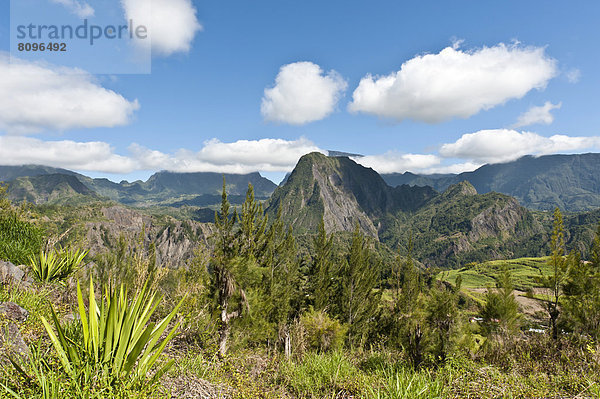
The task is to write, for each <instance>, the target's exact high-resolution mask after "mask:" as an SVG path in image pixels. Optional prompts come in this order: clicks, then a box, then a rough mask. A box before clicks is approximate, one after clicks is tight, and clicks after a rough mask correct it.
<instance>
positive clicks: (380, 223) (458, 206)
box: [267, 153, 547, 267]
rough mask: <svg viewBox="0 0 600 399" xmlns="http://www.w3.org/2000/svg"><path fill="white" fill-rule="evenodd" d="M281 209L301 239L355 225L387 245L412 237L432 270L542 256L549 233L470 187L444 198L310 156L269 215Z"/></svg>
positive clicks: (401, 244) (504, 200)
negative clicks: (322, 228)
mask: <svg viewBox="0 0 600 399" xmlns="http://www.w3.org/2000/svg"><path fill="white" fill-rule="evenodd" d="M279 208H281V211H282V216H283V218H284V220H285V222H286V223H288V224H289V225H291V226H292V227H293V228H294V231H295V233H296V234H298V235H304V234H306V233H313V232H314V231H316V228H317V226H318V223H319V221H320V220H321V217H323V219H324V221H325V227H326V229H327V230H328V231H329V232H338V233H345V232H350V231H352V229H353V227H354V224H355V223H359V225H360V227H361V229H362V230H363V232H365V233H366V234H369V235H371V236H373V237H375V238H377V239H378V240H379V241H381V242H382V243H383V244H385V245H386V246H387V247H388V248H391V249H393V250H395V251H398V250H399V249H403V248H405V247H406V244H407V243H408V242H409V239H410V237H411V236H412V238H413V241H414V250H415V257H416V259H418V260H419V261H421V262H422V263H423V264H425V265H426V266H441V267H457V266H459V265H461V264H463V263H464V262H471V261H476V260H487V259H499V258H508V257H518V256H525V255H528V254H531V255H530V256H537V255H538V254H540V253H541V251H542V250H543V248H544V246H545V242H546V238H547V236H546V233H545V229H544V227H543V226H542V224H541V223H539V222H538V221H537V220H536V218H535V217H534V215H533V214H532V213H531V212H530V211H528V210H527V209H526V208H524V207H522V206H520V205H519V204H518V202H517V201H516V200H515V199H514V198H512V197H509V196H507V195H503V194H498V193H487V194H477V191H476V190H475V188H474V187H473V186H472V185H471V184H469V183H468V182H461V183H459V184H456V185H453V186H450V187H449V188H448V189H447V190H446V191H445V192H443V193H441V194H439V193H437V192H435V191H434V190H433V189H431V188H429V187H410V186H408V185H403V186H400V187H395V188H392V187H390V186H388V185H387V184H386V183H385V182H384V180H383V179H382V178H381V176H379V175H378V174H377V173H376V172H375V171H373V170H372V169H368V168H365V167H363V166H361V165H358V164H356V163H355V162H354V161H352V160H350V159H349V158H344V157H326V156H324V155H322V154H318V153H314V154H309V155H306V156H304V157H302V159H300V161H299V162H298V165H297V166H296V168H295V169H294V171H293V172H292V173H291V175H290V176H289V179H288V180H287V182H286V183H285V184H284V185H283V186H281V187H279V188H277V189H276V190H275V192H274V193H273V196H272V197H271V199H270V201H269V206H268V209H267V212H268V213H269V214H270V217H274V216H275V214H276V212H277V210H278V209H279Z"/></svg>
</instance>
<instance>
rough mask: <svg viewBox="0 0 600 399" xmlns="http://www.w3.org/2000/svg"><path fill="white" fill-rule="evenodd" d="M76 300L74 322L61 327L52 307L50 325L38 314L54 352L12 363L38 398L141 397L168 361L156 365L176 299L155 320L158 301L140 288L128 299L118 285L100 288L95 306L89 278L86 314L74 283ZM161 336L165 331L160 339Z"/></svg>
mask: <svg viewBox="0 0 600 399" xmlns="http://www.w3.org/2000/svg"><path fill="white" fill-rule="evenodd" d="M77 298H78V307H79V320H76V321H75V322H73V323H71V324H68V325H65V326H63V325H61V323H60V321H59V318H58V316H57V314H56V313H55V311H54V309H52V321H53V324H54V328H53V327H52V326H51V325H50V323H49V322H48V321H47V320H46V319H45V318H44V317H41V321H42V323H43V325H44V327H45V329H46V332H47V333H48V335H49V336H50V340H51V342H52V346H53V347H54V350H55V356H47V357H46V358H41V357H40V356H35V353H36V350H35V349H34V351H33V353H34V356H33V359H32V361H31V362H30V364H29V367H21V366H20V365H19V364H16V363H15V364H14V366H15V367H16V368H17V370H18V371H19V372H20V374H21V376H22V377H23V378H24V379H25V380H27V382H28V383H29V385H31V384H34V385H37V391H41V393H42V394H41V397H56V396H55V394H56V393H58V392H59V391H60V392H68V394H69V395H71V396H75V397H116V396H115V395H117V393H118V396H122V395H125V392H129V393H131V392H135V396H138V395H139V396H140V397H145V395H147V394H150V393H152V392H153V391H154V390H155V389H156V387H157V384H158V382H159V380H160V378H161V376H162V375H163V374H164V373H165V372H166V371H168V370H169V368H171V367H172V365H173V362H174V361H173V360H171V361H169V362H167V363H165V364H162V365H158V361H159V359H160V356H161V354H162V353H163V351H164V349H165V347H166V345H167V344H168V343H169V341H170V340H171V339H172V338H173V336H174V334H175V332H176V330H177V327H178V325H175V326H174V327H173V328H172V329H171V330H170V331H169V332H168V333H167V328H168V326H169V323H170V322H171V320H172V319H173V317H174V316H175V314H176V312H177V311H178V309H179V306H180V305H181V303H180V304H178V305H177V306H176V307H175V309H173V310H172V311H171V313H170V314H169V315H168V316H167V317H165V318H164V319H162V320H160V321H159V322H158V323H155V322H151V321H150V319H151V317H152V315H153V314H154V312H155V310H156V308H157V306H158V304H159V299H158V298H157V297H156V294H150V293H149V292H148V290H147V289H146V287H144V288H143V289H141V290H140V291H139V292H138V293H137V294H136V295H135V296H134V297H133V298H132V299H130V297H129V295H128V293H127V291H126V290H124V289H123V287H121V288H120V289H119V290H106V293H105V298H104V299H103V300H102V302H101V303H100V304H99V303H98V302H97V300H96V296H95V294H94V287H93V282H92V281H90V293H89V310H88V311H87V312H86V309H85V303H84V298H83V294H82V291H81V287H80V286H79V284H78V285H77ZM163 334H166V336H165V337H164V338H162V337H163ZM48 359H49V360H48ZM52 362H57V363H58V364H57V365H60V367H52V365H51V363H52ZM25 385H27V384H25ZM7 391H9V390H8V389H7ZM12 392H13V396H16V397H19V396H18V394H17V393H14V390H13V391H12ZM90 392H94V394H93V395H92V394H91V393H90ZM107 395H108V396H107ZM29 396H30V395H28V397H29ZM130 396H131V395H129V394H127V395H125V396H123V397H130Z"/></svg>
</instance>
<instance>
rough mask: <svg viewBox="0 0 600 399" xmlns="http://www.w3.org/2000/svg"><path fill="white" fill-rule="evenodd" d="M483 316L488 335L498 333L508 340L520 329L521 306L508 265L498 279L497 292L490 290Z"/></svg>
mask: <svg viewBox="0 0 600 399" xmlns="http://www.w3.org/2000/svg"><path fill="white" fill-rule="evenodd" d="M481 316H482V318H483V319H484V321H485V330H486V333H487V334H488V335H491V334H495V333H498V334H499V335H500V336H502V337H503V338H508V337H510V336H512V335H513V334H514V333H515V332H516V331H518V329H519V324H520V321H521V318H520V315H519V304H518V303H517V300H516V299H515V296H514V286H513V282H512V275H511V273H510V270H509V269H508V267H507V266H506V265H505V266H504V267H503V270H502V274H501V276H500V278H499V279H498V282H497V284H496V290H495V291H492V289H490V288H488V292H487V295H486V298H485V306H484V308H483V310H482V312H481Z"/></svg>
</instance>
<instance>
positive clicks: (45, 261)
mask: <svg viewBox="0 0 600 399" xmlns="http://www.w3.org/2000/svg"><path fill="white" fill-rule="evenodd" d="M87 254H88V251H82V250H81V249H76V250H72V249H63V250H61V251H55V250H52V251H46V252H44V251H41V252H40V254H39V255H38V256H32V257H30V258H29V264H30V265H31V272H32V274H33V277H34V278H35V279H36V280H37V281H39V282H41V283H49V282H53V281H63V280H65V279H66V278H67V277H69V276H70V275H71V274H73V273H74V272H75V271H76V270H77V268H78V267H79V265H80V264H81V262H83V259H84V258H85V257H86V255H87Z"/></svg>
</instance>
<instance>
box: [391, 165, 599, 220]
mask: <svg viewBox="0 0 600 399" xmlns="http://www.w3.org/2000/svg"><path fill="white" fill-rule="evenodd" d="M599 170H600V154H575V155H546V156H541V157H532V156H526V157H523V158H520V159H518V160H516V161H513V162H507V163H503V164H493V165H484V166H482V167H480V168H479V169H477V170H475V171H473V172H466V173H461V174H459V175H430V176H427V175H425V176H419V175H415V174H412V173H404V174H392V175H383V176H382V177H383V178H384V179H385V180H386V181H387V182H388V184H391V185H397V184H399V183H402V184H410V185H418V186H422V185H429V186H431V187H434V188H435V189H436V190H444V189H445V188H447V187H448V186H450V185H451V184H456V183H458V182H460V181H469V182H470V183H471V184H472V185H473V186H474V187H475V188H476V189H477V191H478V192H480V193H488V192H490V191H496V192H499V193H503V194H507V195H511V196H513V197H515V198H517V200H519V202H520V203H521V204H522V205H523V206H526V207H528V208H531V209H538V210H552V209H554V208H555V207H557V206H558V207H560V208H561V209H563V210H566V211H571V212H578V211H586V210H593V209H596V208H598V207H600V174H598V171H599Z"/></svg>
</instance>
